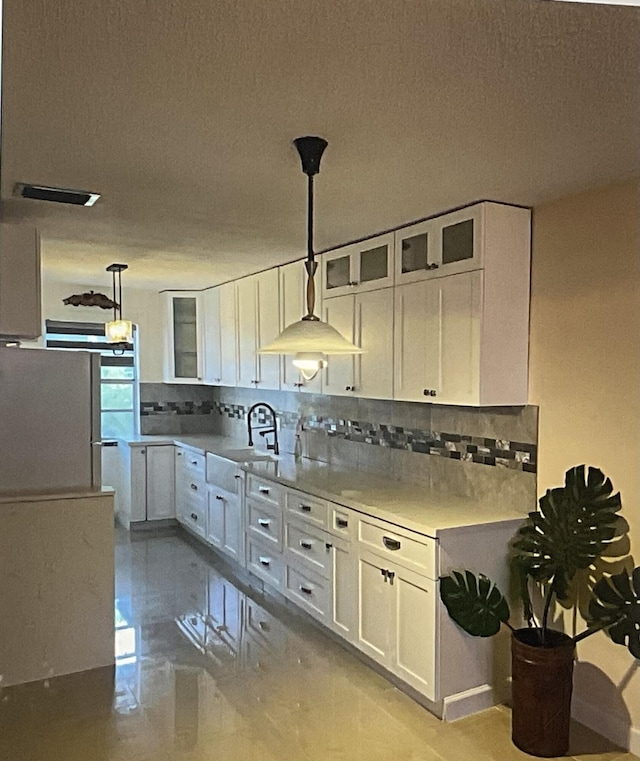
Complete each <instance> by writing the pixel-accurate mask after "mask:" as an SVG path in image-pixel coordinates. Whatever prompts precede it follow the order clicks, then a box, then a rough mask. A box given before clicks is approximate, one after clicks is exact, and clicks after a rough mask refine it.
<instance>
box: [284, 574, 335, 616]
mask: <svg viewBox="0 0 640 761" xmlns="http://www.w3.org/2000/svg"><path fill="white" fill-rule="evenodd" d="M284 593H285V596H286V597H288V598H289V599H290V600H294V601H295V602H296V603H298V604H299V605H300V606H301V607H302V608H304V609H305V610H306V611H307V612H308V613H310V614H311V615H312V616H313V617H314V618H317V619H319V620H320V621H325V620H326V619H327V618H328V617H329V582H328V581H327V579H323V578H322V577H320V576H318V575H317V574H315V573H313V572H309V571H305V572H300V571H299V570H298V569H297V568H294V567H292V566H290V565H287V568H286V577H285V590H284Z"/></svg>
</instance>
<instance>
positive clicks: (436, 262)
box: [394, 201, 531, 285]
mask: <svg viewBox="0 0 640 761" xmlns="http://www.w3.org/2000/svg"><path fill="white" fill-rule="evenodd" d="M530 224H531V214H530V211H529V210H528V209H522V208H520V207H517V206H508V205H506V204H499V203H492V202H489V201H486V202H483V203H478V204H474V205H473V206H467V207H466V208H464V209H458V210H457V211H452V212H450V213H449V214H443V215H442V216H439V217H435V218H433V219H428V220H426V221H425V222H418V223H417V224H415V225H411V226H410V227H404V228H402V229H401V230H396V232H395V253H394V259H395V262H394V268H395V282H396V285H401V284H403V283H413V282H416V281H417V280H424V279H427V278H435V277H446V276H447V275H457V274H459V273H461V272H469V271H471V270H477V269H483V268H484V267H485V266H486V264H487V263H488V264H489V265H491V263H494V264H499V263H500V262H501V261H502V260H503V258H504V257H509V256H512V255H513V256H515V257H516V258H518V259H520V258H521V257H522V256H523V255H525V254H526V259H527V261H528V258H529V257H528V250H529V229H530Z"/></svg>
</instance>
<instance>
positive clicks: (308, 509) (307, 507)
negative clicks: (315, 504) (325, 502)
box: [300, 504, 311, 513]
mask: <svg viewBox="0 0 640 761" xmlns="http://www.w3.org/2000/svg"><path fill="white" fill-rule="evenodd" d="M300 509H301V510H302V512H303V513H310V512H311V505H302V504H301V505H300Z"/></svg>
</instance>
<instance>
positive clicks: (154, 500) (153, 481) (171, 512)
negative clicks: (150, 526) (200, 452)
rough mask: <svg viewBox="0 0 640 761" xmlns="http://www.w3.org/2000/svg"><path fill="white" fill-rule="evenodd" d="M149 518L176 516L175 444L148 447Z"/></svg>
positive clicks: (158, 518)
mask: <svg viewBox="0 0 640 761" xmlns="http://www.w3.org/2000/svg"><path fill="white" fill-rule="evenodd" d="M146 450H147V520H149V521H151V520H162V519H167V518H175V515H176V502H175V471H174V467H173V465H174V454H173V446H154V447H146Z"/></svg>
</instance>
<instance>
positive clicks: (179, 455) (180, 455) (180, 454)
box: [176, 452, 184, 457]
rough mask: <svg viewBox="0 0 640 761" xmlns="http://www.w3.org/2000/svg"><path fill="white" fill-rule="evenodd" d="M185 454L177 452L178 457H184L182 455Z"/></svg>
mask: <svg viewBox="0 0 640 761" xmlns="http://www.w3.org/2000/svg"><path fill="white" fill-rule="evenodd" d="M183 454H184V453H183V452H176V455H177V456H178V457H182V455H183Z"/></svg>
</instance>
